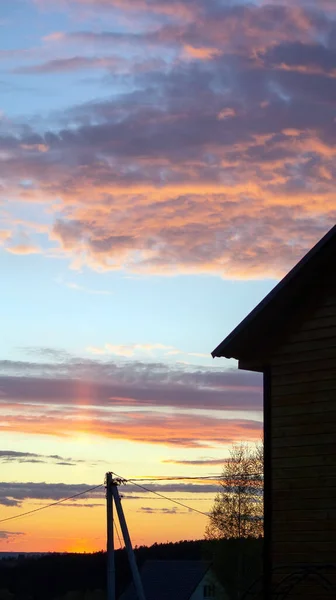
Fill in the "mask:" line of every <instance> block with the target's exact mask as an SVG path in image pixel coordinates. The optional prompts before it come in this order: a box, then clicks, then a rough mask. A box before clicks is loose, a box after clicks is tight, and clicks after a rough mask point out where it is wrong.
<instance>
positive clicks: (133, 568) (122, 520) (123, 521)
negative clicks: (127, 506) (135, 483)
mask: <svg viewBox="0 0 336 600" xmlns="http://www.w3.org/2000/svg"><path fill="white" fill-rule="evenodd" d="M110 475H111V473H110ZM111 477H112V476H111ZM119 483H123V480H120V479H112V485H111V488H112V494H113V499H114V503H115V506H116V509H117V513H118V518H119V523H120V527H121V531H122V534H123V538H124V542H125V546H126V550H127V555H128V561H129V565H130V567H131V571H132V577H133V583H134V587H135V590H136V593H137V596H138V600H146V598H145V593H144V590H143V587H142V581H141V579H140V575H139V570H138V566H137V564H136V560H135V556H134V552H133V548H132V542H131V538H130V535H129V532H128V528H127V523H126V519H125V515H124V511H123V507H122V505H121V500H120V496H119V491H118V484H119Z"/></svg>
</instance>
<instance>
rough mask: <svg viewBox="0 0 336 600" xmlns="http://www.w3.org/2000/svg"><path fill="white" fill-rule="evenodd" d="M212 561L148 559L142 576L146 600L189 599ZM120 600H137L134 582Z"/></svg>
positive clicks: (141, 573)
mask: <svg viewBox="0 0 336 600" xmlns="http://www.w3.org/2000/svg"><path fill="white" fill-rule="evenodd" d="M210 567H211V563H210V562H205V561H201V560H148V561H146V562H145V564H144V565H143V567H142V569H141V572H140V576H141V580H142V584H143V588H144V592H145V597H146V600H189V598H190V596H191V594H192V593H193V592H194V590H195V589H196V587H197V586H198V584H199V583H200V582H201V581H202V579H203V577H204V575H205V574H206V573H207V571H208V570H209V569H210ZM119 600H137V595H136V592H135V588H134V585H133V583H132V584H131V585H130V586H129V587H128V588H127V590H126V591H125V592H124V593H123V594H122V595H121V596H120V598H119Z"/></svg>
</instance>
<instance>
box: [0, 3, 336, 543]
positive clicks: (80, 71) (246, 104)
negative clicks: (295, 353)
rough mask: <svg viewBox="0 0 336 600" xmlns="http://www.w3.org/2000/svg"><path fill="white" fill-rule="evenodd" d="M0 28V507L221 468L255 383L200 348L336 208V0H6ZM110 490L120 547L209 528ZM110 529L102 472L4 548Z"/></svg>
mask: <svg viewBox="0 0 336 600" xmlns="http://www.w3.org/2000/svg"><path fill="white" fill-rule="evenodd" d="M0 29H1V33H0V39H1V49H0V192H1V193H0V270H1V277H2V282H1V288H0V289H1V292H0V293H1V307H2V319H1V323H2V325H1V337H0V349H1V374H0V411H1V420H0V429H1V444H0V462H1V476H0V478H1V482H0V505H1V510H0V519H5V518H7V517H11V516H14V515H17V514H19V513H21V512H23V511H28V510H32V509H34V508H38V507H40V506H42V505H43V504H47V503H49V502H53V501H56V500H59V499H60V498H64V497H67V496H71V495H73V494H76V493H79V492H81V491H83V490H85V489H86V487H88V488H89V487H92V486H95V485H98V484H100V483H103V481H104V474H105V472H106V471H108V470H112V471H115V472H117V473H119V474H121V475H122V476H124V477H126V478H134V477H154V476H155V477H159V476H161V477H162V476H166V477H168V476H172V477H174V476H186V477H205V476H214V477H216V476H217V474H218V473H220V471H221V464H222V461H223V460H224V458H225V457H226V456H227V454H228V449H229V447H230V445H231V444H232V443H233V442H235V441H241V440H244V441H250V442H253V441H256V440H259V439H260V436H261V431H262V413H261V404H262V382H261V378H260V377H259V375H258V374H254V373H248V372H239V371H237V368H236V364H235V362H234V361H232V362H230V361H224V360H222V361H218V360H216V361H213V360H212V358H211V356H210V352H211V350H213V349H214V347H215V346H216V345H217V344H218V343H219V342H220V341H221V340H222V339H223V338H224V336H225V335H226V334H227V333H229V332H230V331H231V329H232V328H233V327H234V326H235V325H236V324H237V323H238V322H239V321H240V320H241V319H242V318H243V317H244V316H245V315H246V314H247V313H248V312H249V311H250V310H251V309H252V308H253V307H254V306H255V304H256V303H257V302H258V301H259V300H261V299H262V298H263V297H264V296H265V294H266V293H267V292H268V291H269V290H270V289H271V288H272V287H273V286H274V285H275V284H276V282H277V281H278V280H279V278H280V277H281V276H282V275H284V274H285V273H286V272H287V271H288V269H289V268H290V267H292V266H293V265H294V264H295V263H296V262H297V261H298V259H300V258H301V257H302V256H303V255H304V254H305V252H306V251H307V250H308V249H309V248H310V247H311V246H312V245H313V244H314V243H316V242H317V240H318V239H319V238H320V237H322V235H324V234H325V233H326V231H327V230H328V229H329V228H330V227H331V226H332V225H333V224H334V223H335V221H336V199H335V172H336V161H335V156H336V146H335V140H336V135H335V133H336V110H335V109H336V3H335V0H318V1H317V0H268V1H266V0H254V1H253V0H252V1H250V2H248V0H1V3H0ZM144 485H146V486H148V487H150V488H152V489H156V490H159V491H160V492H161V493H163V494H164V495H166V496H168V497H170V498H181V499H182V500H181V501H182V502H183V503H185V504H186V505H188V506H192V507H194V508H197V509H198V510H200V511H203V512H207V511H209V509H210V507H211V504H212V501H213V498H214V494H215V492H216V486H215V485H214V484H213V482H212V481H211V480H209V481H207V480H199V481H197V480H185V481H164V482H162V483H160V482H156V483H153V484H151V482H149V481H148V482H146V483H145V484H144ZM123 494H124V501H123V502H124V508H125V512H126V516H127V520H128V523H129V527H130V533H131V537H132V540H133V542H134V543H135V544H143V543H152V542H154V541H158V542H159V541H167V540H178V539H192V538H200V537H202V536H203V535H204V529H205V526H206V522H207V519H206V518H205V517H204V516H202V515H200V514H198V513H195V512H190V511H188V510H186V509H183V508H182V507H178V506H176V505H174V504H172V503H171V502H169V501H168V500H160V499H158V498H157V497H156V498H155V497H153V496H152V495H150V494H147V493H145V492H143V491H141V490H140V489H139V488H136V487H134V486H132V485H129V486H126V488H124V489H123ZM105 529H106V526H105V507H104V489H103V488H101V490H98V491H95V492H91V493H89V494H87V495H85V496H82V497H80V498H79V499H78V500H77V501H68V502H66V503H65V504H64V505H60V506H57V507H54V508H50V509H48V510H46V511H42V512H39V513H36V514H35V515H32V516H29V517H26V518H22V519H17V520H13V521H8V522H3V523H0V551H3V552H8V551H18V550H20V551H49V550H62V551H67V550H76V551H83V550H86V551H90V550H100V549H102V548H103V547H104V545H105V539H104V536H105ZM117 545H118V542H117Z"/></svg>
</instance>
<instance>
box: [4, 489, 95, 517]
mask: <svg viewBox="0 0 336 600" xmlns="http://www.w3.org/2000/svg"><path fill="white" fill-rule="evenodd" d="M100 487H103V484H102V483H101V484H100V485H96V486H95V487H92V488H89V489H87V490H84V491H83V492H79V493H78V494H74V495H73V496H69V497H68V498H62V499H61V500H57V502H51V503H50V504H45V505H44V506H40V507H39V508H34V510H28V511H27V512H24V513H20V514H19V515H14V516H13V517H7V518H6V519H0V523H4V522H5V521H12V520H14V519H21V517H26V516H27V515H32V514H33V513H36V512H39V511H40V510H45V509H46V508H51V507H52V506H56V505H57V504H61V503H62V502H67V500H73V498H78V496H83V495H84V494H87V493H88V492H93V491H94V490H98V488H100Z"/></svg>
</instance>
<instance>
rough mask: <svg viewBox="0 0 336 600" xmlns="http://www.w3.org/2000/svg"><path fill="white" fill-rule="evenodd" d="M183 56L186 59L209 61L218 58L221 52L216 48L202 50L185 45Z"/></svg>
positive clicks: (201, 48)
mask: <svg viewBox="0 0 336 600" xmlns="http://www.w3.org/2000/svg"><path fill="white" fill-rule="evenodd" d="M183 53H184V56H185V57H187V58H195V59H197V60H210V59H212V58H214V57H215V56H219V55H220V54H221V51H220V50H219V49H218V48H203V47H198V48H196V47H195V46H190V45H189V44H185V46H184V47H183Z"/></svg>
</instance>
